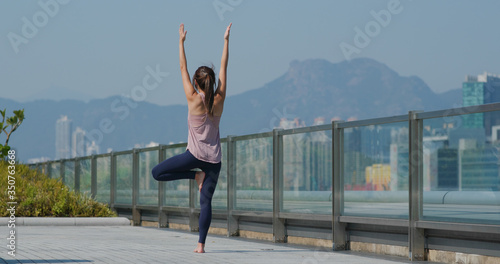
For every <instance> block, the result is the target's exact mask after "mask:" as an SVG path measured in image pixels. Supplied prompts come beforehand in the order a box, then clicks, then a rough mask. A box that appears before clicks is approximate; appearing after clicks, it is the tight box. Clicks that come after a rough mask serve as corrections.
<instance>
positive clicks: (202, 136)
mask: <svg viewBox="0 0 500 264" xmlns="http://www.w3.org/2000/svg"><path fill="white" fill-rule="evenodd" d="M199 95H200V96H201V98H202V100H203V104H205V95H204V94H203V93H199ZM219 123H220V116H213V117H211V116H209V115H208V113H205V114H202V115H191V114H188V130H189V135H188V144H187V148H186V149H188V150H189V152H191V154H193V156H194V157H195V158H197V159H199V160H202V161H205V162H209V163H219V162H220V161H221V156H222V153H221V146H220V135H219Z"/></svg>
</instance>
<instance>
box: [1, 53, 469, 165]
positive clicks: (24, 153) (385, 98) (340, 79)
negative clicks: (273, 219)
mask: <svg viewBox="0 0 500 264" xmlns="http://www.w3.org/2000/svg"><path fill="white" fill-rule="evenodd" d="M123 100H124V99H123V98H122V97H118V96H116V97H109V98H106V99H93V100H90V101H88V102H83V101H77V100H60V101H52V100H37V101H32V102H26V103H18V102H15V101H12V100H8V99H1V98H0V108H7V109H8V111H10V112H11V111H12V110H14V109H19V108H24V109H25V115H26V120H25V122H24V123H23V125H22V126H21V127H20V129H19V130H18V131H16V133H15V134H13V137H12V139H11V145H13V146H15V147H16V149H17V150H18V153H19V154H18V157H20V158H21V160H27V159H29V158H35V157H41V156H46V157H50V158H53V157H54V156H55V123H56V120H57V119H58V118H60V116H61V115H67V116H68V117H69V118H70V119H72V120H73V129H74V128H76V127H77V126H80V127H82V128H83V129H85V130H86V131H87V132H90V131H94V132H95V131H98V130H99V126H100V122H102V120H107V121H106V122H111V124H112V125H113V126H114V130H113V131H112V132H110V133H103V140H102V142H101V144H100V148H101V151H103V152H105V151H106V150H107V149H108V148H112V149H113V150H115V151H118V150H126V149H130V148H132V147H133V146H134V145H135V144H136V143H142V144H145V143H146V144H147V143H149V142H151V141H155V142H159V143H161V144H168V143H169V142H179V141H186V140H187V123H186V122H187V121H186V119H187V107H186V106H182V105H171V106H159V105H155V104H151V103H147V102H140V103H138V104H137V107H136V108H135V109H132V108H131V107H129V106H127V105H126V104H125V103H124V102H123ZM459 105H461V90H460V89H456V90H451V91H448V92H445V93H441V94H436V93H434V92H433V91H432V90H431V89H430V88H429V87H428V86H427V85H426V84H425V83H424V82H423V81H422V80H421V79H420V78H419V77H416V76H410V77H405V76H400V75H399V74H398V73H397V72H395V71H394V70H392V69H390V68H389V67H387V66H386V65H384V64H382V63H380V62H377V61H375V60H372V59H366V58H361V59H353V60H351V61H344V62H340V63H331V62H329V61H326V60H321V59H311V60H305V61H301V62H299V61H293V62H291V63H290V68H289V69H288V71H287V72H286V73H285V74H283V75H282V76H281V77H279V78H277V79H275V80H274V81H272V82H269V83H267V84H266V85H264V86H263V87H261V88H258V89H255V90H251V91H247V92H245V93H241V94H238V95H234V96H230V97H228V98H227V100H226V105H225V107H224V111H225V112H224V115H223V118H222V121H221V136H222V137H225V136H227V135H242V134H249V133H256V132H262V131H270V130H272V129H273V128H274V127H277V126H278V125H279V121H280V119H281V118H288V119H293V118H300V119H302V120H303V121H305V123H306V125H312V124H313V121H314V119H315V118H316V117H324V118H325V120H326V122H330V120H331V119H332V118H334V117H338V118H341V119H344V120H347V119H348V118H357V119H366V118H374V117H383V116H392V115H400V114H405V113H407V112H408V111H409V110H426V111H428V110H437V109H445V108H451V107H456V106H459ZM119 107H121V108H119ZM125 108H128V110H129V111H128V114H127V115H126V114H125V113H126V112H125V110H124V109H125ZM118 109H120V110H118ZM94 135H96V134H95V133H94ZM94 138H96V137H95V136H94Z"/></svg>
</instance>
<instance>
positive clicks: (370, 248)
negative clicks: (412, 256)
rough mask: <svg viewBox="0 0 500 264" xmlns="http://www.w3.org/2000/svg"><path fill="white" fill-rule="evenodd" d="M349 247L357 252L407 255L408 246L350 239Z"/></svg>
mask: <svg viewBox="0 0 500 264" xmlns="http://www.w3.org/2000/svg"><path fill="white" fill-rule="evenodd" d="M350 248H351V250H352V251H357V252H369V253H375V254H381V255H389V256H398V257H408V247H402V246H394V245H384V244H375V243H365V242H354V241H351V242H350Z"/></svg>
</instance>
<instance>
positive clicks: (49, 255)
mask: <svg viewBox="0 0 500 264" xmlns="http://www.w3.org/2000/svg"><path fill="white" fill-rule="evenodd" d="M8 232H9V229H8V227H7V226H1V227H0V234H1V236H2V237H3V238H4V239H2V240H3V242H2V243H3V244H4V245H2V246H1V247H0V248H1V252H0V263H258V264H264V263H303V264H314V263H384V264H385V263H391V264H392V263H409V262H408V261H407V260H406V259H405V258H393V257H384V256H379V255H368V254H359V253H353V252H332V251H324V250H320V249H314V248H310V247H300V246H294V245H288V244H274V243H271V242H264V241H256V240H249V239H242V238H227V237H223V236H215V235H210V234H209V236H208V238H207V244H206V250H207V253H205V254H196V253H192V250H193V249H194V247H195V245H196V242H197V240H198V234H197V233H189V232H184V231H177V230H172V229H157V228H148V227H131V226H19V227H17V228H16V235H17V236H16V256H15V258H13V257H11V256H9V255H8V254H7V251H8V249H7V247H6V246H7V243H8V239H5V238H6V237H8V235H9V234H8Z"/></svg>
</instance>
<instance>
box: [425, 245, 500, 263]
mask: <svg viewBox="0 0 500 264" xmlns="http://www.w3.org/2000/svg"><path fill="white" fill-rule="evenodd" d="M428 261H433V262H441V263H450V264H451V263H460V264H467V263H471V264H472V263H473V264H475V263H478V264H479V263H481V264H497V263H500V258H499V257H490V256H482V255H476V254H464V253H459V252H450V251H444V250H432V249H431V250H429V254H428Z"/></svg>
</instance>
